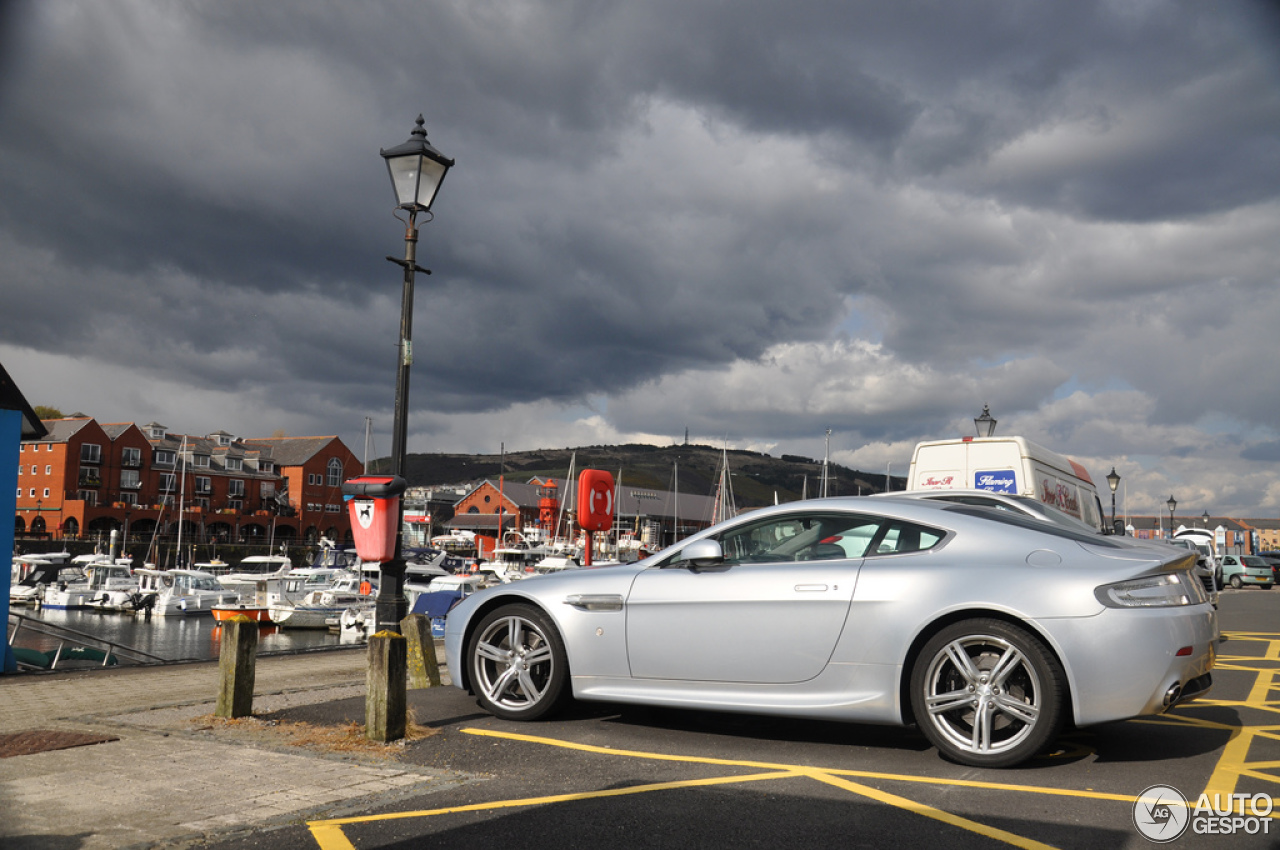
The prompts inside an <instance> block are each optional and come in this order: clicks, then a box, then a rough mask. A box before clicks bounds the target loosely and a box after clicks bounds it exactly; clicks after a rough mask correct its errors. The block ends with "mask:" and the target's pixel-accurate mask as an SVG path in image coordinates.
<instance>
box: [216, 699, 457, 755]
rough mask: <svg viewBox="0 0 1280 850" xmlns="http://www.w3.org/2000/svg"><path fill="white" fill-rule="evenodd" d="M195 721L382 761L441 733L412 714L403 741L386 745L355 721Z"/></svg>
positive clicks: (235, 732) (219, 729)
mask: <svg viewBox="0 0 1280 850" xmlns="http://www.w3.org/2000/svg"><path fill="white" fill-rule="evenodd" d="M192 722H193V723H195V724H197V727H196V728H197V731H206V730H207V731H213V732H215V733H216V732H223V733H226V734H228V735H229V736H230V737H234V738H238V739H251V740H253V741H256V742H259V743H271V744H276V745H280V746H290V747H302V748H305V749H310V750H317V751H321V752H330V753H343V754H348V755H365V756H377V757H381V758H394V757H396V756H397V755H399V753H400V752H402V751H403V750H404V747H405V745H406V744H409V743H412V742H415V741H422V740H425V739H427V738H430V737H431V736H433V735H435V734H437V733H438V732H439V730H438V729H433V728H431V727H430V726H422V725H420V724H418V723H417V722H415V721H414V718H413V712H412V711H410V712H409V716H408V718H407V719H406V723H405V736H404V738H402V739H400V740H399V741H390V742H388V743H385V744H384V743H382V742H381V741H371V740H369V739H368V738H366V737H365V726H364V724H363V723H355V722H352V723H347V724H343V725H340V726H326V725H322V724H316V723H305V722H300V721H279V720H273V719H271V717H270V715H263V716H256V715H255V716H253V717H236V718H226V717H217V716H215V715H212V714H207V715H204V716H203V717H197V718H195V719H194V720H193V721H192Z"/></svg>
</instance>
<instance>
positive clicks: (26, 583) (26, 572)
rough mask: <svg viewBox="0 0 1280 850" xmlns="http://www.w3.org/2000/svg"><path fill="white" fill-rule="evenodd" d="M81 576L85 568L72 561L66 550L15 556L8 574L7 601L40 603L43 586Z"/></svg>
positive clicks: (18, 603) (76, 578)
mask: <svg viewBox="0 0 1280 850" xmlns="http://www.w3.org/2000/svg"><path fill="white" fill-rule="evenodd" d="M83 578H84V571H83V570H81V569H80V567H78V566H76V565H74V564H72V563H71V553H69V552H55V553H52V554H48V555H17V556H15V557H14V559H13V566H12V567H11V568H10V573H9V604H10V605H39V604H41V603H43V602H44V591H45V588H47V587H50V586H52V585H55V584H57V583H58V582H67V583H70V582H74V581H80V580H82V579H83Z"/></svg>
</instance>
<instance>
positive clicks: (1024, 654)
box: [911, 619, 1067, 767]
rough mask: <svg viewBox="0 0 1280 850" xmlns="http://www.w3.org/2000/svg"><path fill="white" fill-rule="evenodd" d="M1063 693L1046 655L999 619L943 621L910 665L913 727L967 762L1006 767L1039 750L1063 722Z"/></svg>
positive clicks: (1062, 679) (1056, 668)
mask: <svg viewBox="0 0 1280 850" xmlns="http://www.w3.org/2000/svg"><path fill="white" fill-rule="evenodd" d="M1066 692H1067V688H1066V676H1065V674H1064V673H1063V671H1062V665H1060V664H1059V663H1058V660H1057V659H1056V658H1054V657H1053V654H1052V653H1051V652H1049V650H1048V649H1047V648H1046V647H1045V646H1044V644H1043V643H1041V641H1040V640H1039V639H1038V638H1036V637H1035V636H1034V635H1032V634H1031V633H1030V632H1028V631H1027V630H1026V629H1023V628H1021V627H1018V626H1015V625H1012V624H1010V623H1006V622H1004V621H1002V620H991V619H975V620H965V621H963V622H959V623H954V624H952V625H950V626H947V627H946V628H944V629H943V630H942V631H940V632H938V633H937V634H936V635H934V636H933V638H932V639H930V640H929V642H928V643H926V644H925V645H924V648H923V649H922V650H921V652H920V656H919V657H918V658H917V659H916V662H915V666H914V667H913V668H912V671H911V707H912V710H913V711H914V713H915V718H916V722H917V723H918V724H919V726H920V731H922V732H924V734H925V737H927V738H928V739H929V741H930V743H932V744H933V745H934V746H935V747H937V748H938V751H939V752H940V753H941V754H942V756H943V757H944V758H947V759H949V760H951V761H954V762H958V763H960V764H966V765H970V766H973V767H1012V766H1013V765H1016V764H1020V763H1021V762H1024V761H1026V760H1027V759H1029V758H1031V757H1032V756H1034V755H1035V754H1036V753H1038V752H1039V751H1040V750H1041V749H1042V748H1043V747H1045V746H1046V745H1047V744H1048V743H1049V742H1050V741H1052V740H1053V739H1054V738H1055V737H1056V736H1057V734H1058V731H1059V729H1061V728H1062V724H1063V721H1064V719H1065V712H1064V705H1065V701H1066ZM982 718H985V721H983V720H982Z"/></svg>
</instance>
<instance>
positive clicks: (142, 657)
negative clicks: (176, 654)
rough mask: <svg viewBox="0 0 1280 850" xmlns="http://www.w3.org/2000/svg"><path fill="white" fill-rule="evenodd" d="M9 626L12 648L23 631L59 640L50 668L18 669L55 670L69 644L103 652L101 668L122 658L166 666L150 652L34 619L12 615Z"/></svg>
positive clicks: (10, 613) (25, 667) (25, 664)
mask: <svg viewBox="0 0 1280 850" xmlns="http://www.w3.org/2000/svg"><path fill="white" fill-rule="evenodd" d="M9 624H10V626H11V627H12V631H10V632H9V645H10V646H14V645H15V641H16V640H17V637H18V633H19V632H21V631H22V630H23V629H26V630H27V631H28V632H34V633H36V634H41V635H46V636H48V637H52V638H56V639H57V640H58V648H57V650H55V652H54V655H53V658H51V659H50V661H49V666H48V667H47V668H42V667H39V666H37V665H35V664H29V663H24V662H22V661H19V662H18V666H19V667H20V668H24V669H49V670H55V669H57V667H58V662H59V661H61V660H62V656H63V652H64V650H66V649H67V648H68V644H70V647H71V649H76V648H80V647H83V648H85V649H94V650H98V651H100V652H102V653H103V656H102V666H103V667H107V666H109V665H110V663H111V661H112V659H113V658H114V659H116V660H117V663H118V661H119V659H121V658H123V659H125V660H128V661H131V662H133V663H135V664H165V663H167V661H168V659H166V658H162V657H160V656H159V655H152V654H151V653H149V652H144V651H143V650H141V649H136V648H134V647H132V646H125V645H124V644H122V643H116V642H115V641H110V640H103V639H102V638H100V637H96V636H95V635H91V634H88V633H86V632H82V631H78V630H76V629H71V628H67V627H66V626H55V625H53V624H51V623H46V622H44V621H43V620H38V619H36V618H34V617H27V616H25V615H23V614H18V613H15V612H13V611H10V612H9ZM78 660H80V659H78Z"/></svg>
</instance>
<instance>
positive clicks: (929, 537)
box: [867, 520, 943, 555]
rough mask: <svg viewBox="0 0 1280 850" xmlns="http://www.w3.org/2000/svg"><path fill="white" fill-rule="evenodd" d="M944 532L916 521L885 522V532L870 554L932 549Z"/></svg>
mask: <svg viewBox="0 0 1280 850" xmlns="http://www.w3.org/2000/svg"><path fill="white" fill-rule="evenodd" d="M942 538H943V533H942V532H941V531H937V530H935V529H932V528H926V527H924V526H922V525H916V524H915V523H910V522H902V521H900V520H891V521H889V522H886V523H885V524H884V529H883V533H882V534H881V535H880V537H879V539H877V540H876V548H875V551H874V552H868V553H867V554H868V555H903V554H906V553H908V552H923V551H924V550H926V549H932V548H933V547H934V546H937V545H938V543H939V542H940V541H941V540H942Z"/></svg>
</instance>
